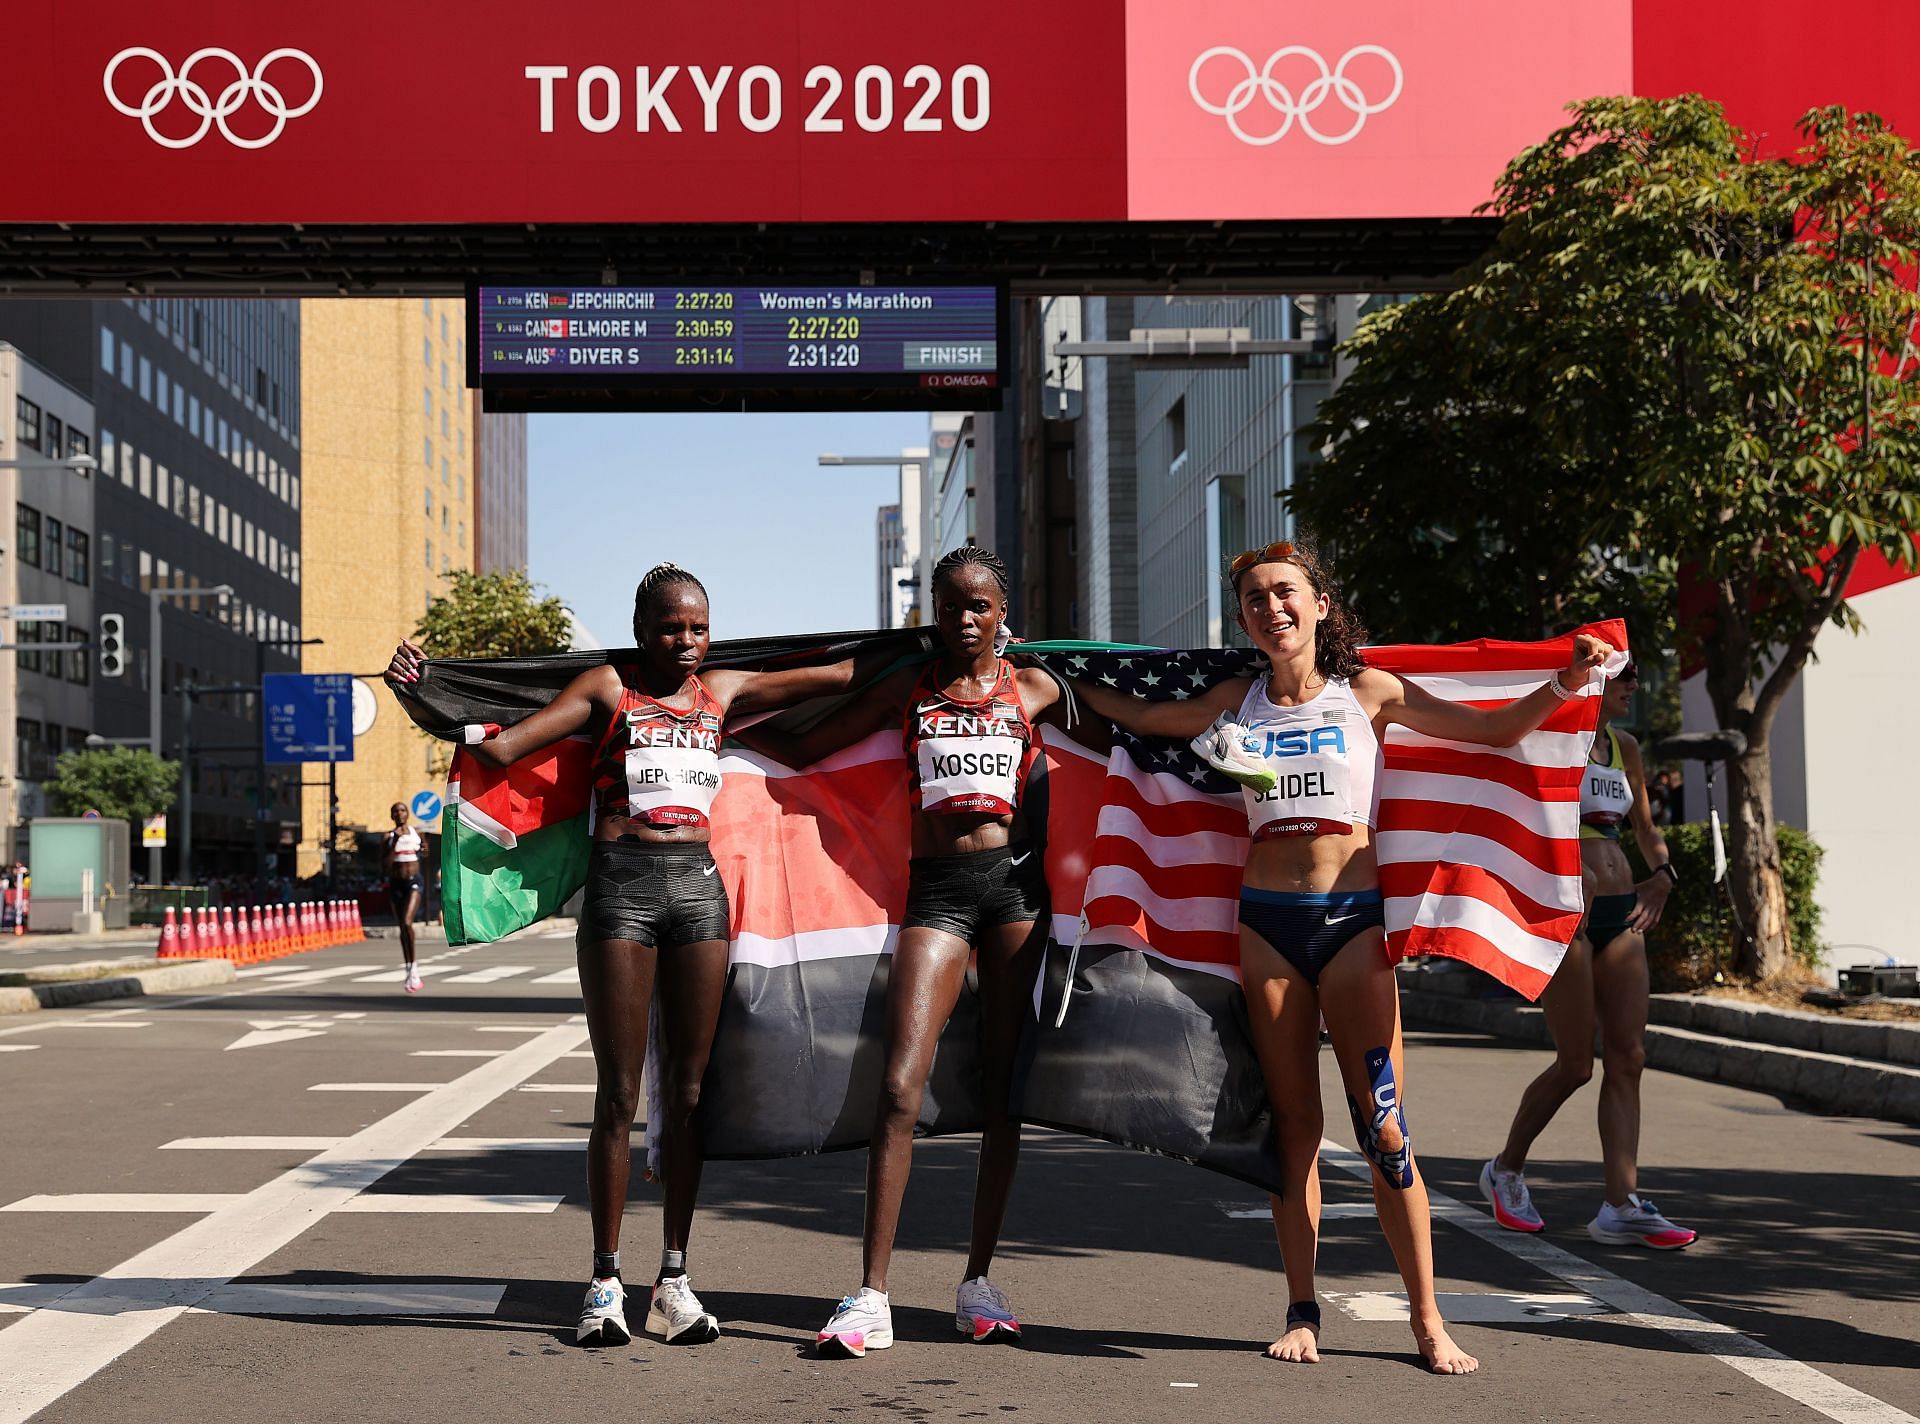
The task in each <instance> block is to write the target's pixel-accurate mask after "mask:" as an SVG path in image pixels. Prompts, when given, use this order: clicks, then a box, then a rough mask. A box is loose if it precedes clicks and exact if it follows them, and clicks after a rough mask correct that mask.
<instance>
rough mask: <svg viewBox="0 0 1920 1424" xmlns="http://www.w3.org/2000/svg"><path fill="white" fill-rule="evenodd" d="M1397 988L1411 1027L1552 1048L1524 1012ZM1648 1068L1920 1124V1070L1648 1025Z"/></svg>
mask: <svg viewBox="0 0 1920 1424" xmlns="http://www.w3.org/2000/svg"><path fill="white" fill-rule="evenodd" d="M1401 983H1402V988H1401V990H1400V1003H1401V1007H1402V1009H1403V1011H1404V1012H1405V1014H1406V1016H1407V1019H1408V1021H1409V1022H1411V1023H1415V1024H1418V1025H1419V1026H1422V1027H1441V1028H1468V1029H1477V1030H1479V1031H1480V1032H1482V1033H1488V1034H1493V1035H1495V1036H1497V1037H1500V1038H1512V1039H1519V1040H1520V1041H1522V1042H1525V1043H1537V1044H1542V1045H1545V1044H1550V1043H1551V1042H1552V1041H1553V1039H1552V1035H1550V1034H1549V1033H1548V1032H1547V1022H1546V1018H1545V1016H1544V1015H1542V1014H1541V1012H1540V1010H1539V1009H1537V1008H1534V1007H1533V1006H1532V1005H1530V1004H1525V1003H1522V1002H1520V1001H1518V1000H1511V999H1509V1000H1500V999H1474V998H1468V997H1467V996H1465V995H1464V994H1447V993H1434V992H1432V991H1430V990H1427V989H1423V988H1418V987H1407V985H1406V980H1405V979H1404V978H1403V979H1402V981H1401ZM1709 1007H1717V1006H1709ZM1868 1026H1869V1027H1879V1026H1880V1025H1868ZM1647 1066H1648V1067H1649V1068H1660V1069H1664V1070H1665V1071H1667V1072H1669V1073H1679V1074H1682V1075H1683V1076H1685V1077H1689V1078H1699V1079H1703V1080H1705V1081H1706V1082H1710V1083H1724V1084H1727V1085H1728V1086H1729V1087H1736V1088H1756V1089H1758V1090H1759V1091H1761V1092H1763V1093H1772V1094H1774V1095H1775V1096H1776V1097H1780V1098H1786V1099H1792V1100H1794V1101H1796V1102H1797V1103H1801V1104H1804V1105H1806V1106H1808V1107H1811V1108H1813V1109H1815V1110H1816V1111H1819V1112H1827V1113H1840V1114H1845V1115H1848V1116H1852V1117H1872V1118H1882V1119H1885V1120H1887V1121H1890V1122H1904V1123H1920V1068H1910V1067H1907V1066H1905V1065H1903V1064H1897V1063H1884V1062H1873V1061H1870V1060H1867V1059H1864V1058H1857V1057H1849V1056H1846V1055H1843V1054H1837V1053H1824V1052H1820V1051H1818V1050H1814V1049H1807V1048H1793V1047H1789V1046H1786V1045H1782V1044H1775V1043H1753V1042H1742V1041H1740V1040H1738V1039H1733V1038H1727V1037H1723V1036H1721V1035H1718V1034H1713V1033H1708V1032H1704V1031H1701V1030H1699V1029H1692V1028H1679V1027H1675V1026H1672V1025H1668V1024H1649V1025H1648V1026H1647Z"/></svg>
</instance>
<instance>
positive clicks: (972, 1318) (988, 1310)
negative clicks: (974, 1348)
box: [953, 1276, 1020, 1345]
mask: <svg viewBox="0 0 1920 1424" xmlns="http://www.w3.org/2000/svg"><path fill="white" fill-rule="evenodd" d="M953 1328H954V1329H955V1330H958V1331H959V1332H960V1333H961V1334H962V1335H971V1336H973V1339H974V1343H975V1344H986V1343H991V1342H993V1341H1004V1342H1006V1343H1007V1344H1013V1345H1017V1344H1019V1343H1020V1322H1019V1321H1018V1320H1016V1319H1015V1318H1014V1314H1013V1306H1012V1305H1011V1304H1009V1303H1008V1301H1007V1298H1006V1296H1005V1295H1004V1294H1003V1293H1002V1292H1001V1290H1000V1287H998V1286H996V1285H995V1284H993V1282H991V1281H989V1280H988V1279H987V1278H986V1277H985V1276H975V1277H974V1278H973V1279H972V1280H970V1281H962V1282H960V1289H959V1291H958V1292H957V1293H956V1294H955V1295H954V1298H953Z"/></svg>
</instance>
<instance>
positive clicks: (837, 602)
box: [527, 411, 927, 647]
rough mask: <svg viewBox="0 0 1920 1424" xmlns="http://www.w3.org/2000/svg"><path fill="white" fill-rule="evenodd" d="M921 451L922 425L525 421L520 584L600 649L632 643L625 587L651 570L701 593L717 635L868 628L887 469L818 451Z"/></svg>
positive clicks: (893, 480) (742, 418)
mask: <svg viewBox="0 0 1920 1424" xmlns="http://www.w3.org/2000/svg"><path fill="white" fill-rule="evenodd" d="M926 443H927V417H926V416H925V415H924V414H919V413H916V412H911V411H909V412H901V413H897V414H867V415H738V414H735V415H718V414H686V415H536V416H533V417H531V418H530V419H529V421H528V447H529V448H528V475H527V481H528V490H527V524H528V528H527V544H528V572H529V573H530V574H531V575H532V577H533V580H534V582H535V583H538V584H544V585H545V586H546V588H547V590H548V591H549V592H551V593H555V594H558V595H559V596H560V597H561V598H562V599H563V600H565V602H566V604H567V606H568V607H570V608H572V609H573V611H574V616H575V617H576V618H578V619H579V620H580V621H581V622H582V623H584V624H585V625H586V626H587V628H588V629H589V630H590V631H591V632H592V633H593V635H594V636H595V637H596V638H598V639H599V640H600V642H601V643H602V644H604V645H605V646H607V647H624V646H627V645H629V644H630V643H631V642H632V641H633V635H632V631H631V623H632V619H633V589H634V585H635V584H636V583H637V582H638V581H639V578H640V575H641V574H643V573H645V572H646V571H647V570H648V569H649V568H651V567H652V566H653V565H654V564H656V563H659V562H660V561H661V560H662V559H671V560H672V561H673V562H674V563H676V564H680V565H683V566H684V567H686V568H688V569H691V570H692V571H693V572H694V573H695V574H697V575H698V576H699V578H700V581H701V582H702V583H704V584H705V585H706V586H707V593H708V596H709V598H710V600H711V602H712V608H713V635H714V637H715V638H716V639H718V638H749V637H763V636H766V635H768V634H773V633H811V632H822V631H827V630H831V629H839V628H871V627H872V626H873V624H874V617H875V612H876V609H875V606H874V605H875V590H874V511H875V510H876V509H878V508H879V507H880V506H881V505H883V504H891V503H893V502H894V501H895V500H896V499H897V498H898V497H899V490H900V476H899V472H898V471H897V470H891V469H881V468H877V467H876V468H867V469H862V468H857V467H855V468H843V469H823V468H821V467H820V466H818V465H817V464H816V463H815V457H816V456H818V455H820V454H821V453H822V452H832V453H835V454H841V455H878V454H892V453H895V452H897V451H898V450H900V449H901V447H903V446H924V445H925V444H926Z"/></svg>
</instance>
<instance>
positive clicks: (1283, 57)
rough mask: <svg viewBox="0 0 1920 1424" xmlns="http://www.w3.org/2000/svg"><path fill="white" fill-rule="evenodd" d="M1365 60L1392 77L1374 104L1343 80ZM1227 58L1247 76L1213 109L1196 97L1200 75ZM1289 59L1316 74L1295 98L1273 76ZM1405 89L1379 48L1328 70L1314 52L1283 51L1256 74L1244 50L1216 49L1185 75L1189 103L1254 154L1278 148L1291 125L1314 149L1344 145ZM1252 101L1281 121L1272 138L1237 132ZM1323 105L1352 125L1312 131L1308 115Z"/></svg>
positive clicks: (1392, 61)
mask: <svg viewBox="0 0 1920 1424" xmlns="http://www.w3.org/2000/svg"><path fill="white" fill-rule="evenodd" d="M1367 55H1371V56H1374V57H1376V58H1378V59H1381V60H1384V61H1385V62H1386V64H1387V67H1388V68H1389V69H1390V70H1392V71H1393V88H1392V89H1391V90H1390V91H1389V92H1388V94H1387V97H1386V98H1384V99H1381V100H1379V101H1378V102H1372V101H1369V100H1368V98H1367V95H1366V91H1364V90H1363V89H1361V87H1360V86H1359V85H1358V84H1357V83H1355V82H1354V80H1353V79H1352V78H1350V77H1349V76H1348V74H1347V66H1348V65H1350V64H1352V63H1353V61H1354V60H1356V59H1359V58H1361V57H1363V56H1367ZM1226 58H1232V59H1236V60H1238V61H1239V62H1240V65H1241V67H1242V68H1243V69H1244V70H1245V71H1246V77H1245V78H1244V79H1240V80H1237V81H1235V83H1234V85H1233V87H1232V88H1230V89H1229V90H1227V93H1226V97H1225V98H1224V99H1223V100H1221V101H1220V102H1219V103H1215V102H1214V101H1213V100H1211V99H1209V98H1207V96H1206V95H1204V94H1202V93H1201V92H1200V71H1201V70H1202V69H1203V68H1205V66H1206V63H1207V61H1208V60H1211V59H1226ZM1289 59H1300V60H1305V61H1306V62H1307V63H1308V64H1310V65H1312V66H1313V67H1314V68H1315V69H1317V70H1318V71H1319V75H1318V77H1317V78H1314V79H1310V80H1308V81H1307V83H1306V86H1305V87H1304V88H1302V89H1301V90H1300V92H1299V93H1298V94H1296V93H1294V91H1293V90H1292V89H1291V88H1289V87H1288V86H1287V85H1286V84H1284V83H1282V82H1281V81H1280V80H1278V79H1276V78H1275V77H1274V73H1273V72H1274V70H1275V69H1277V68H1278V67H1279V66H1280V65H1281V64H1282V63H1284V62H1285V61H1287V60H1289ZM1405 83H1406V75H1405V74H1404V72H1403V71H1402V70H1401V68H1400V61H1399V60H1398V59H1396V58H1394V56H1393V55H1392V54H1391V53H1390V52H1389V51H1387V50H1384V49H1382V48H1381V47H1380V46H1379V45H1371V44H1363V45H1355V46H1354V47H1353V48H1352V49H1350V50H1348V51H1347V52H1346V53H1345V54H1343V55H1341V56H1340V62H1339V63H1338V64H1336V65H1334V66H1332V67H1331V68H1329V67H1328V66H1327V62H1326V60H1325V59H1323V58H1321V56H1320V54H1319V52H1318V51H1317V50H1313V49H1309V48H1308V47H1307V46H1306V45H1288V46H1286V47H1285V48H1284V49H1277V50H1275V51H1274V52H1273V53H1272V54H1270V55H1268V56H1267V62H1266V63H1265V64H1263V65H1261V66H1260V67H1259V68H1258V69H1255V68H1254V67H1253V59H1252V58H1251V56H1249V55H1248V54H1247V53H1246V52H1245V51H1244V50H1239V49H1235V48H1234V47H1233V46H1232V45H1215V46H1214V47H1213V48H1212V49H1210V50H1205V51H1203V52H1202V53H1201V55H1200V57H1199V58H1198V59H1196V60H1194V62H1193V67H1192V68H1191V69H1189V70H1188V71H1187V92H1188V93H1190V94H1192V95H1193V102H1194V103H1196V104H1198V105H1199V106H1200V107H1201V108H1202V109H1204V110H1206V111H1207V112H1208V113H1209V114H1218V115H1219V116H1220V117H1221V118H1223V119H1225V120H1226V121H1227V127H1228V128H1229V129H1231V130H1232V131H1233V136H1234V137H1235V138H1237V139H1239V140H1240V142H1242V143H1247V144H1252V145H1253V146H1254V147H1255V148H1265V147H1266V146H1267V145H1268V144H1270V143H1278V142H1279V141H1280V140H1281V139H1283V138H1285V137H1286V136H1287V133H1288V131H1289V130H1290V129H1292V128H1293V126H1294V125H1295V124H1296V123H1297V124H1299V125H1300V131H1301V132H1302V133H1304V134H1305V135H1306V136H1307V137H1308V138H1310V139H1312V140H1313V141H1314V142H1315V143H1324V144H1328V145H1332V144H1341V143H1346V142H1348V141H1349V140H1351V139H1354V138H1357V137H1358V136H1359V134H1360V130H1361V129H1363V128H1365V127H1366V123H1367V119H1368V118H1369V117H1370V116H1371V115H1373V114H1377V113H1379V112H1380V111H1381V110H1383V109H1388V108H1391V107H1392V106H1393V102H1394V100H1396V99H1398V98H1399V97H1400V91H1401V89H1402V88H1404V87H1405ZM1255 99H1262V100H1264V101H1265V102H1266V105H1267V107H1268V108H1270V109H1272V110H1273V111H1274V112H1275V113H1277V114H1278V115H1280V127H1278V128H1277V129H1275V130H1273V132H1272V133H1267V134H1257V133H1249V132H1247V130H1246V129H1244V128H1242V127H1241V126H1240V115H1241V114H1243V113H1245V112H1246V110H1247V109H1248V108H1250V107H1251V106H1252V104H1253V101H1254V100H1255ZM1328 99H1333V100H1335V101H1336V102H1337V103H1339V105H1340V106H1341V107H1342V108H1344V109H1345V110H1347V112H1348V113H1350V114H1352V115H1353V120H1352V122H1351V123H1350V124H1348V125H1347V127H1346V128H1345V129H1344V130H1342V131H1341V132H1338V133H1323V132H1322V131H1321V130H1319V129H1317V128H1315V127H1314V126H1313V115H1314V114H1315V113H1317V112H1318V111H1319V110H1320V108H1321V106H1322V105H1324V104H1325V103H1326V102H1327V100H1328Z"/></svg>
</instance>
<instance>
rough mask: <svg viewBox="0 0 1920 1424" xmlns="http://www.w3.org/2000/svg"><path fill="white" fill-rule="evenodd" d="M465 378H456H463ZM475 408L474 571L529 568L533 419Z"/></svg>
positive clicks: (474, 396) (476, 395)
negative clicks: (529, 432)
mask: <svg viewBox="0 0 1920 1424" xmlns="http://www.w3.org/2000/svg"><path fill="white" fill-rule="evenodd" d="M459 374H460V373H458V372H457V373H456V375H459ZM472 402H473V567H474V568H475V569H476V570H477V571H478V572H480V573H483V574H492V573H500V572H502V571H503V570H506V569H519V570H521V571H522V572H525V570H526V567H527V417H526V416H525V415H524V414H520V413H517V412H510V413H508V412H494V413H492V414H489V413H487V412H486V411H483V410H481V409H480V392H478V391H475V392H473V394H472Z"/></svg>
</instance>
